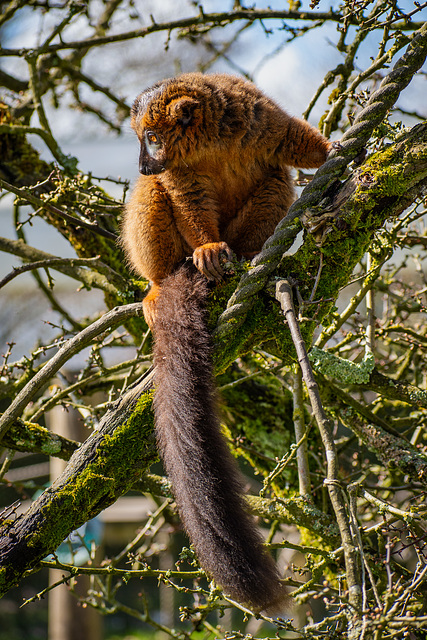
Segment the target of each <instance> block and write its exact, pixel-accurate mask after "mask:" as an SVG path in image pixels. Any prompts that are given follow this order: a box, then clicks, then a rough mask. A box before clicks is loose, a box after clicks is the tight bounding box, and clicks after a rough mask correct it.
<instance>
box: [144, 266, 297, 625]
mask: <svg viewBox="0 0 427 640" xmlns="http://www.w3.org/2000/svg"><path fill="white" fill-rule="evenodd" d="M207 293H208V286H207V281H206V279H205V278H204V277H203V276H202V275H201V274H200V273H199V272H197V271H196V270H195V268H194V267H193V266H192V265H189V264H186V265H184V266H183V267H181V268H180V269H179V270H178V271H176V272H175V273H174V274H172V275H171V276H169V277H168V278H167V279H166V280H164V282H163V283H162V287H161V293H160V295H159V298H158V299H157V320H156V324H155V326H154V334H155V347H154V360H155V365H156V374H155V381H156V396H155V400H154V411H155V418H156V430H157V438H158V442H159V446H160V451H161V454H162V458H163V461H164V464H165V467H166V471H167V473H168V476H169V478H170V480H171V482H172V486H173V491H174V495H175V499H176V502H177V505H178V508H179V512H180V516H181V520H182V522H183V524H184V527H185V529H186V531H187V534H188V536H189V538H190V540H191V542H192V544H193V545H194V548H195V550H196V553H197V556H198V558H199V560H200V563H201V565H202V566H203V568H204V569H205V570H206V571H207V572H208V573H209V574H210V576H211V577H212V578H213V579H214V580H215V582H217V583H218V584H219V585H220V586H221V587H222V588H223V589H224V592H225V593H226V594H227V595H228V596H230V597H231V598H233V599H235V600H237V601H238V602H240V603H241V604H245V605H248V606H251V607H252V608H254V609H256V610H258V611H261V610H263V609H264V610H268V611H275V612H276V613H279V612H280V611H283V610H284V609H286V608H289V605H288V607H286V602H287V601H288V597H287V595H286V592H285V589H284V587H283V585H282V583H281V581H280V578H279V574H278V572H277V569H276V566H275V564H274V562H273V560H272V559H271V558H270V556H269V555H268V554H267V553H266V552H265V551H264V549H263V547H262V539H261V536H260V533H259V532H258V531H257V529H256V526H255V523H254V522H253V520H252V518H251V517H250V516H249V515H248V514H247V513H246V512H245V510H244V507H243V498H242V486H241V485H242V483H241V480H240V476H239V472H238V469H237V466H236V464H235V461H234V459H233V458H232V456H231V454H230V452H229V450H228V448H227V445H226V442H225V441H224V439H223V437H222V435H221V433H220V425H219V419H218V415H217V407H216V394H215V387H214V384H213V375H212V358H211V351H212V349H211V341H210V336H209V332H208V330H207V327H206V322H205V311H204V308H205V301H206V297H207Z"/></svg>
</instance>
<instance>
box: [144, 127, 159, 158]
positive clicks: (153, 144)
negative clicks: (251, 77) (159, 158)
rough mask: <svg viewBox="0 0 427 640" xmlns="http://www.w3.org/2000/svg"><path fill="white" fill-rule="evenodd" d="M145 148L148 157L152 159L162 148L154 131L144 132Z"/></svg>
mask: <svg viewBox="0 0 427 640" xmlns="http://www.w3.org/2000/svg"><path fill="white" fill-rule="evenodd" d="M145 146H146V149H147V151H148V153H149V155H150V156H151V157H152V158H154V157H155V155H156V153H157V151H158V150H159V149H160V147H161V146H162V141H161V138H160V136H159V135H158V134H157V133H155V132H154V131H146V132H145Z"/></svg>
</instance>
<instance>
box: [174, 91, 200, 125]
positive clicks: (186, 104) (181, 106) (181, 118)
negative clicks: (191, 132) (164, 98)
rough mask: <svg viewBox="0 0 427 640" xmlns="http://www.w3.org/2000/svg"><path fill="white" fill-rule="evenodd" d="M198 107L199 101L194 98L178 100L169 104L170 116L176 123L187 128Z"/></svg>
mask: <svg viewBox="0 0 427 640" xmlns="http://www.w3.org/2000/svg"><path fill="white" fill-rule="evenodd" d="M198 107H199V101H198V100H195V99H194V98H178V99H177V100H174V101H173V102H172V103H171V105H170V114H171V116H172V118H174V119H175V120H176V121H177V122H179V123H180V124H182V125H183V126H184V127H188V125H189V124H190V122H191V121H192V120H193V118H194V116H195V114H196V112H197V109H198Z"/></svg>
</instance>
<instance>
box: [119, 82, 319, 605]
mask: <svg viewBox="0 0 427 640" xmlns="http://www.w3.org/2000/svg"><path fill="white" fill-rule="evenodd" d="M132 126H133V128H134V130H135V132H136V134H137V136H138V138H139V140H140V143H141V154H140V171H141V173H142V174H143V175H141V177H140V178H139V180H138V182H137V184H136V186H135V188H134V190H133V193H132V195H131V198H130V201H129V203H128V205H127V207H126V212H125V217H124V222H123V229H122V239H123V245H124V248H125V250H126V253H127V256H128V260H129V262H130V264H131V265H132V266H133V267H134V268H135V270H136V271H137V272H138V273H139V274H140V275H142V276H143V277H144V278H147V279H148V280H150V281H151V283H152V287H151V290H150V292H149V294H148V296H147V297H146V298H145V300H144V314H145V317H146V320H147V322H148V324H149V325H150V326H151V327H152V328H153V330H154V336H155V351H154V355H155V362H156V371H157V378H156V380H157V392H156V399H155V416H156V430H157V436H158V440H159V444H160V448H161V451H162V456H163V460H164V462H165V466H166V469H167V472H168V474H169V475H170V477H171V479H172V483H173V487H174V493H175V497H176V501H177V504H178V507H179V509H180V513H181V518H182V520H183V523H184V526H185V528H186V530H187V533H188V535H189V537H190V539H191V541H192V542H193V544H194V547H195V549H196V552H197V554H198V556H199V558H200V560H201V563H202V565H203V566H204V567H205V569H206V570H207V571H208V572H209V573H210V574H211V575H212V577H213V578H214V579H215V581H216V582H218V583H219V584H220V585H221V586H222V587H223V588H224V591H225V592H226V593H227V594H229V595H231V596H232V597H234V598H236V599H237V600H239V601H240V602H242V603H244V604H249V605H250V606H252V607H254V608H255V609H264V608H270V609H271V608H277V609H280V607H281V606H283V605H284V603H285V602H286V594H285V591H284V589H283V587H282V584H281V582H280V580H279V576H278V573H277V570H276V568H275V566H274V563H273V562H272V561H271V559H270V558H269V556H267V555H266V554H265V552H264V551H263V548H262V544H261V539H260V537H259V534H258V532H257V531H256V529H255V528H254V526H253V523H252V520H251V519H250V518H249V517H248V516H247V515H246V514H245V512H244V508H243V501H242V498H241V488H240V480H239V477H238V475H237V474H236V469H235V466H234V464H233V461H232V459H231V456H230V454H229V452H228V450H227V447H226V445H225V443H224V442H223V440H222V439H221V436H220V429H219V420H218V417H217V415H216V409H215V401H214V391H213V389H214V387H213V382H212V371H211V364H210V346H209V334H208V332H207V329H206V324H205V322H204V314H203V304H204V300H205V297H206V295H207V291H206V282H205V281H204V279H203V278H202V276H200V275H198V273H197V272H193V271H192V270H191V269H189V267H188V265H187V266H185V267H183V268H181V269H178V270H177V267H178V265H179V264H180V263H181V262H182V261H183V260H184V258H186V257H192V258H193V262H194V264H195V266H196V267H197V269H198V270H199V271H200V272H201V273H202V274H203V275H204V276H206V278H207V279H210V280H215V279H219V278H220V277H221V275H222V269H221V267H220V264H219V254H220V252H224V253H225V254H227V255H229V256H230V257H231V255H232V254H231V251H234V252H235V253H236V254H237V255H238V256H244V257H252V256H253V255H254V254H256V253H258V252H259V251H260V249H261V247H262V245H263V243H264V242H265V240H266V239H267V238H268V237H269V236H270V235H271V234H272V233H273V231H274V229H275V227H276V225H277V223H278V222H279V221H280V220H281V219H282V217H283V216H284V215H285V214H286V211H287V210H288V208H289V206H290V204H291V203H292V201H293V198H294V191H293V186H292V180H291V176H290V171H289V167H290V166H297V167H302V168H312V167H318V166H320V165H321V164H322V163H323V162H324V161H325V159H326V156H327V154H328V152H329V150H330V147H331V145H330V143H329V142H328V141H327V140H326V139H325V138H324V137H323V136H322V135H321V134H320V133H319V132H318V131H316V130H315V129H313V128H312V127H310V125H308V124H307V123H306V122H303V121H302V120H298V119H296V118H292V117H291V116H289V115H288V114H287V113H285V112H284V111H283V110H282V109H280V108H279V107H278V106H277V105H276V104H275V103H274V102H273V101H272V100H270V99H269V98H267V97H266V96H265V95H264V94H263V93H262V92H261V91H260V90H259V89H257V88H256V87H255V86H254V85H253V84H251V83H249V82H246V81H244V80H242V79H239V78H234V77H232V76H227V75H212V76H204V75H202V74H199V73H190V74H184V75H182V76H180V77H178V78H175V79H170V80H165V81H164V82H161V83H158V84H157V85H154V86H153V87H151V88H150V89H147V90H146V91H145V92H143V93H142V94H141V95H140V96H138V98H137V99H136V101H135V103H134V106H133V108H132ZM171 274H172V275H171Z"/></svg>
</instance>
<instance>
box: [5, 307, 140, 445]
mask: <svg viewBox="0 0 427 640" xmlns="http://www.w3.org/2000/svg"><path fill="white" fill-rule="evenodd" d="M142 315H143V312H142V303H140V302H136V303H133V304H127V305H124V306H122V307H116V308H115V309H112V310H111V311H108V312H107V313H106V314H104V315H103V316H102V318H100V319H99V320H97V321H96V322H94V323H93V324H91V325H89V326H88V327H86V329H83V331H81V332H80V333H78V334H77V335H76V336H74V337H73V338H70V340H67V342H66V343H65V344H64V345H63V346H62V347H61V348H60V349H59V350H58V352H57V353H56V355H55V356H53V358H51V360H49V362H47V363H46V364H45V365H44V367H43V368H42V369H40V370H39V371H38V372H37V373H36V375H35V376H34V378H32V379H31V380H30V382H28V384H27V385H26V386H25V387H24V388H23V389H22V391H21V392H20V393H19V394H18V395H17V397H16V398H15V400H14V401H13V402H12V403H11V405H10V406H9V407H8V408H7V409H6V411H5V412H4V413H3V415H2V416H1V418H0V437H1V436H2V435H3V434H4V433H5V432H6V431H7V429H8V428H9V426H10V425H11V424H12V422H13V421H14V420H15V419H16V418H18V417H19V416H20V414H21V412H22V410H23V409H24V408H25V406H26V405H27V404H28V402H29V401H30V400H31V398H33V397H34V395H35V394H36V393H37V391H39V390H40V389H41V388H42V387H43V386H44V385H45V384H46V383H47V382H48V381H49V380H50V378H51V377H52V376H53V375H55V373H56V372H57V371H59V369H60V368H61V367H62V366H63V365H64V364H65V363H66V362H67V361H68V360H69V359H70V358H71V357H72V356H73V355H75V354H76V353H78V352H79V351H81V350H82V349H83V348H84V347H85V346H86V345H88V344H89V343H90V342H91V341H92V340H93V339H94V338H96V337H98V336H99V335H100V334H102V333H103V332H104V331H106V330H107V329H111V328H112V327H117V326H118V325H120V324H122V323H123V322H124V321H125V320H127V319H128V318H132V317H134V316H142Z"/></svg>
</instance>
